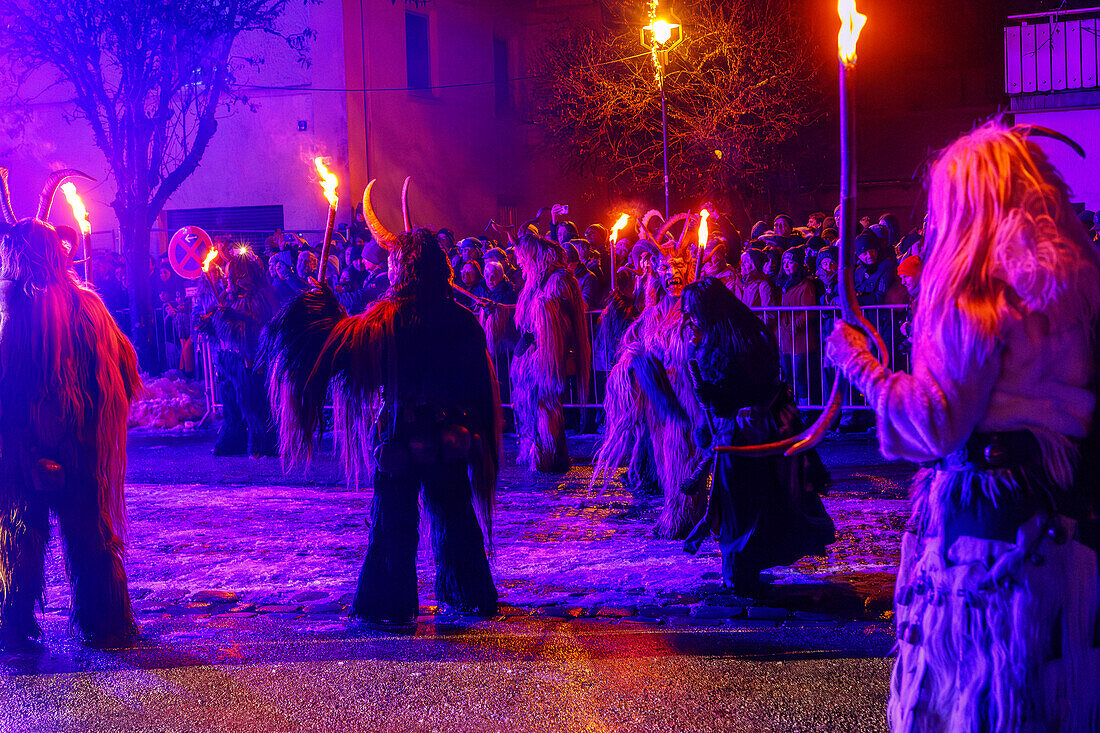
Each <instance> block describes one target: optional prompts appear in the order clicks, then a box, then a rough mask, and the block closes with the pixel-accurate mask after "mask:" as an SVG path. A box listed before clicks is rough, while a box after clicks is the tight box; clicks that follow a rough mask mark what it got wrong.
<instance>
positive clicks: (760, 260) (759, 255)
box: [745, 249, 768, 272]
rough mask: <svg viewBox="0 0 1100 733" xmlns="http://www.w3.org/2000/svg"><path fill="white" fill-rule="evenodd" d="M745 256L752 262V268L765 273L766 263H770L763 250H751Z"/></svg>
mask: <svg viewBox="0 0 1100 733" xmlns="http://www.w3.org/2000/svg"><path fill="white" fill-rule="evenodd" d="M745 255H746V256H748V258H749V259H750V260H752V266H753V267H754V268H756V269H757V270H759V271H760V272H763V271H764V263H765V262H767V261H768V255H767V253H766V252H764V250H762V249H750V250H747V251H746V252H745Z"/></svg>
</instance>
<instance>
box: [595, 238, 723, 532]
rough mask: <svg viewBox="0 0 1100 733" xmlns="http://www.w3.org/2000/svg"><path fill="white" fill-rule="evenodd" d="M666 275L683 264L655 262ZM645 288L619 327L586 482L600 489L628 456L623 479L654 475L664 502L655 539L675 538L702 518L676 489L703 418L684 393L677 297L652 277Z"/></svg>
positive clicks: (692, 499) (682, 270) (696, 498)
mask: <svg viewBox="0 0 1100 733" xmlns="http://www.w3.org/2000/svg"><path fill="white" fill-rule="evenodd" d="M670 268H672V269H675V270H677V271H678V276H679V277H680V278H681V281H683V279H684V278H685V277H686V273H687V267H686V263H685V261H684V260H683V259H682V258H678V257H670V256H669V255H667V254H665V255H662V258H661V268H660V269H662V270H668V269H670ZM646 289H647V291H649V295H648V298H649V299H650V301H651V304H650V305H647V306H646V308H645V309H644V310H643V311H642V313H641V315H640V316H639V317H638V319H637V320H635V321H634V322H633V323H632V324H631V325H630V326H629V327H628V328H627V330H626V333H625V334H624V336H623V340H622V345H621V346H620V349H619V359H618V361H617V362H616V363H615V366H614V367H613V368H612V370H611V374H610V375H609V377H608V381H607V394H606V397H605V399H604V409H605V411H606V414H607V423H606V425H607V427H606V430H605V432H604V437H603V442H602V443H601V445H600V450H599V453H598V454H597V457H596V470H595V472H594V474H593V478H592V482H593V484H597V483H600V482H603V483H604V484H605V485H606V483H607V482H608V481H610V480H611V477H612V475H613V474H614V473H615V469H616V468H618V467H619V466H621V465H622V463H623V462H624V461H625V460H627V458H628V456H629V458H630V462H629V463H630V467H629V470H628V475H630V476H631V477H632V478H633V479H634V480H635V481H636V482H637V481H639V480H640V481H645V480H646V479H647V478H648V477H649V475H650V474H651V473H655V479H656V483H657V485H658V487H659V489H660V492H661V494H662V496H664V507H663V508H662V510H661V516H660V518H659V519H658V521H657V536H659V537H664V538H668V539H683V538H684V537H686V536H687V534H688V533H689V532H690V531H691V529H692V527H694V526H695V524H696V523H697V522H698V521H699V520H700V519H701V518H702V517H703V514H704V512H705V511H706V497H705V495H704V492H699V491H696V492H695V493H694V494H693V495H687V494H685V493H684V492H683V491H682V490H681V488H682V487H683V486H684V484H685V482H686V481H687V480H688V479H689V477H690V476H691V474H692V471H693V469H694V467H695V464H696V454H697V452H698V446H697V438H696V431H698V430H705V427H704V426H705V425H706V417H705V415H704V413H703V410H702V408H701V407H700V406H699V402H698V400H696V399H695V395H694V394H693V393H692V388H691V375H690V372H689V371H688V359H689V357H690V346H689V344H687V343H686V342H685V341H684V339H683V337H682V335H681V328H680V327H681V325H682V323H683V317H682V315H681V313H680V298H679V295H678V294H673V292H674V291H670V289H669V288H668V287H667V286H666V285H665V284H664V283H662V282H661V278H659V277H651V278H649V283H648V284H647V285H646ZM654 299H655V302H652V301H653V300H654ZM702 480H703V481H705V477H703V479H702Z"/></svg>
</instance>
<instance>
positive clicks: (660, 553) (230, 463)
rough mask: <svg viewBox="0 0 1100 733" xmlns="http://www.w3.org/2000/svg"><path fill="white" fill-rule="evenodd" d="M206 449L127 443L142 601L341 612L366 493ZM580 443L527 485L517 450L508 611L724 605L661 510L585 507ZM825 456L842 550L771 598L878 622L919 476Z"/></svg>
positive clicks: (146, 438) (851, 446) (635, 501)
mask: <svg viewBox="0 0 1100 733" xmlns="http://www.w3.org/2000/svg"><path fill="white" fill-rule="evenodd" d="M212 442H213V435H212V434H211V433H208V432H199V433H194V434H190V435H162V436H151V435H143V436H138V437H136V438H132V440H131V448H130V471H129V483H128V487H127V495H128V506H129V517H130V525H129V538H130V539H129V553H128V558H127V572H128V574H129V578H130V585H131V588H133V589H134V591H135V596H136V597H145V598H146V600H160V601H167V602H174V601H180V600H183V599H185V598H186V597H188V596H189V595H190V594H193V593H195V592H197V591H200V590H227V591H235V592H237V593H238V594H239V595H240V596H241V597H242V598H244V599H246V600H248V601H250V602H253V603H277V602H280V601H285V600H286V599H289V598H292V597H294V596H295V595H300V594H301V592H302V591H317V592H318V597H320V594H323V595H325V596H328V597H330V598H333V599H334V600H335V599H336V598H338V597H339V598H343V599H344V600H343V602H344V603H346V602H347V598H348V597H349V594H350V593H352V592H353V591H354V588H355V581H356V578H357V575H358V569H359V564H360V562H361V561H362V557H363V554H364V551H365V548H366V542H367V526H366V523H367V518H368V514H369V512H368V510H369V502H370V491H369V489H367V490H354V489H349V488H347V487H346V486H345V485H344V484H343V480H342V478H341V476H340V471H339V467H338V466H336V465H335V463H334V461H333V460H332V457H331V456H327V455H323V456H320V457H318V458H317V459H316V460H315V462H314V465H313V466H312V467H311V469H310V470H309V471H307V472H305V473H303V472H301V471H291V472H289V473H285V474H284V472H283V471H282V469H281V467H280V465H279V464H278V462H277V461H274V460H270V459H261V460H253V459H247V458H215V457H212V456H210V455H209V448H210V445H211V444H212ZM571 442H572V445H573V450H574V458H575V460H576V461H577V465H576V466H575V467H574V469H573V470H572V471H570V472H569V473H568V474H567V475H565V476H562V477H545V476H532V475H530V474H528V473H527V472H526V471H523V470H521V469H518V468H517V467H516V466H515V465H514V455H515V451H514V444H511V443H510V444H509V451H508V461H507V465H506V468H505V471H504V474H503V476H502V481H501V487H500V490H499V492H498V505H497V512H496V517H495V525H496V531H495V539H496V553H495V558H494V560H493V563H494V565H493V568H494V578H495V579H496V582H497V585H498V587H499V589H500V592H501V600H502V602H505V603H509V604H512V605H520V606H543V605H550V604H569V605H576V606H581V607H593V606H619V605H623V606H626V605H638V604H644V603H647V602H649V603H652V602H657V601H659V600H664V601H666V602H667V600H668V599H670V598H680V597H699V596H701V595H706V594H708V593H711V592H714V591H717V590H719V589H720V585H721V581H720V576H719V572H720V568H721V561H720V555H719V552H718V548H717V545H716V543H714V542H708V543H706V544H705V545H704V547H703V549H702V550H701V551H700V553H699V554H698V555H697V556H695V557H692V556H691V555H688V554H686V553H684V552H683V550H682V548H681V543H679V542H675V541H670V540H659V539H656V538H654V537H653V534H652V527H653V525H654V523H655V521H656V517H657V512H658V506H659V502H658V500H657V498H656V497H636V496H632V495H631V494H630V493H629V492H628V491H625V490H624V489H623V488H622V487H621V485H619V484H618V482H614V483H613V484H612V486H611V487H610V488H609V489H608V490H605V491H599V490H594V491H592V492H589V490H588V487H587V484H588V477H589V476H590V475H591V466H590V465H589V464H588V463H587V461H588V460H589V457H590V456H591V453H592V450H593V439H592V438H591V437H577V438H574V439H571ZM822 452H823V456H824V458H825V460H826V463H827V464H829V465H830V469H831V471H832V472H833V475H834V479H835V484H836V485H835V489H834V491H833V493H832V494H830V496H829V497H827V498H826V499H825V505H826V508H827V509H828V511H829V513H830V515H831V516H832V517H833V519H834V521H835V522H836V524H837V530H838V539H837V542H836V543H835V544H834V545H833V546H832V547H831V548H830V552H829V555H828V556H827V557H825V558H807V559H804V560H803V561H801V562H799V563H797V564H796V565H794V566H791V567H786V568H777V569H774V570H773V571H771V574H772V575H773V576H774V577H775V578H776V583H775V586H776V591H775V593H776V595H778V596H784V595H785V596H787V597H788V600H790V601H791V602H790V603H789V604H788V605H795V606H798V605H801V606H803V607H808V608H815V607H818V606H822V605H823V606H826V607H827V610H837V607H838V606H839V607H843V609H842V610H852V611H858V610H860V609H862V608H863V607H864V606H865V605H866V606H870V605H874V607H875V609H877V610H881V609H882V608H884V607H885V606H886V605H888V597H889V588H890V586H891V585H892V575H893V573H894V572H895V571H896V567H897V563H898V557H899V543H900V532H901V528H902V526H903V524H904V520H905V517H906V515H907V511H908V503H907V502H906V501H905V500H904V498H903V497H904V487H905V484H906V483H907V480H908V475H909V474H910V473H911V471H910V469H909V468H907V467H906V466H904V465H902V464H886V463H885V462H883V461H882V459H881V458H878V457H877V454H876V453H875V452H874V450H873V444H872V443H871V442H870V441H868V440H867V439H866V438H856V439H852V438H840V439H839V440H834V441H833V442H831V443H830V444H828V445H826V446H825V447H824V448H823V450H822ZM422 537H423V538H425V540H424V541H422V543H421V548H420V555H419V558H418V571H419V577H420V586H421V603H422V604H425V605H430V604H432V603H434V599H433V594H432V577H433V568H432V562H431V555H430V548H429V547H428V546H427V541H426V537H427V533H426V532H422ZM59 555H60V553H58V552H55V557H58V556H59ZM59 565H60V563H59V562H54V563H53V564H52V565H51V595H50V603H49V606H50V607H51V608H57V609H60V608H63V607H64V606H65V604H66V603H67V588H66V587H65V586H66V585H67V584H66V583H64V581H63V577H62V571H61V568H60V567H59ZM799 599H801V600H799Z"/></svg>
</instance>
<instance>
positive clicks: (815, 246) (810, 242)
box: [806, 237, 829, 252]
mask: <svg viewBox="0 0 1100 733" xmlns="http://www.w3.org/2000/svg"><path fill="white" fill-rule="evenodd" d="M828 245H829V243H828V242H826V241H825V238H824V237H810V238H809V239H807V240H806V250H807V251H809V250H813V251H814V252H818V251H820V250H821V248H822V247H827V246H828Z"/></svg>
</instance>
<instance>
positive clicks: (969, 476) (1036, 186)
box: [829, 122, 1100, 733]
mask: <svg viewBox="0 0 1100 733" xmlns="http://www.w3.org/2000/svg"><path fill="white" fill-rule="evenodd" d="M929 231H930V232H931V235H930V237H929V243H928V256H927V259H926V260H925V265H924V272H923V276H922V280H921V298H920V300H919V302H918V305H917V312H916V316H915V319H916V320H915V322H914V329H913V330H914V348H913V355H914V371H913V374H912V375H906V374H901V373H895V372H890V371H888V370H886V369H884V368H883V367H882V366H881V365H880V364H878V363H877V362H876V361H875V360H874V358H873V357H871V356H870V355H869V354H868V353H867V351H866V346H865V344H863V343H857V342H855V341H853V339H852V338H851V336H852V333H851V332H850V330H845V327H843V326H841V327H839V328H838V330H837V331H836V332H835V333H834V335H833V336H832V337H830V342H829V350H830V357H831V358H832V359H833V360H834V361H835V362H836V363H837V364H838V366H839V367H840V368H841V369H843V370H844V372H845V373H846V374H848V376H849V377H850V378H851V379H852V381H853V383H854V384H855V385H856V386H857V387H859V389H860V390H861V391H862V392H863V393H864V394H865V395H867V396H868V398H869V400H870V402H871V403H872V405H873V406H874V408H875V412H876V415H877V418H878V424H879V440H880V444H881V449H882V452H883V455H885V456H887V457H888V458H892V457H900V458H906V459H908V460H914V461H920V462H932V461H936V459H939V458H941V457H945V456H952V455H953V454H955V453H956V451H958V450H959V449H960V446H963V445H964V444H965V443H966V441H967V439H968V438H969V436H970V435H971V433H972V432H981V433H989V432H1003V431H1028V432H1029V433H1031V434H1033V435H1034V438H1035V439H1036V442H1037V445H1038V448H1037V449H1036V451H1037V453H1038V456H1037V457H1035V458H1032V459H1029V460H1028V462H1027V463H1025V464H1024V465H1022V466H1017V467H1008V468H1002V469H984V470H982V469H979V468H976V467H975V466H974V465H973V464H972V463H969V462H967V463H964V464H963V465H957V464H944V463H936V464H931V463H929V464H928V465H929V467H927V468H925V469H924V470H923V471H921V472H920V473H919V474H918V476H917V478H916V480H915V482H914V486H913V517H912V521H911V527H910V532H909V533H908V534H906V535H905V537H904V539H903V544H902V562H901V568H900V570H899V573H898V580H897V590H896V594H895V608H896V615H897V624H898V638H899V644H898V659H897V663H896V664H895V667H894V674H893V679H892V683H891V695H890V704H889V719H890V725H891V728H892V730H894V731H990V732H993V733H1007V732H1008V731H1054V730H1057V731H1073V732H1082V733H1083V732H1084V731H1096V730H1100V685H1098V684H1097V680H1100V648H1098V646H1097V643H1098V637H1097V629H1098V628H1100V626H1098V625H1097V624H1098V621H1100V615H1098V608H1100V586H1098V583H1097V575H1098V566H1097V552H1096V548H1097V544H1098V542H1097V536H1096V535H1097V526H1096V506H1097V483H1098V481H1100V473H1098V472H1096V470H1095V466H1091V467H1090V470H1085V468H1084V466H1085V462H1084V461H1081V460H1080V459H1086V458H1087V459H1089V460H1091V461H1093V462H1095V454H1096V453H1097V451H1098V450H1100V440H1098V437H1100V432H1098V426H1097V424H1096V416H1095V406H1096V396H1095V390H1096V377H1097V372H1096V366H1097V362H1096V355H1095V353H1094V351H1093V348H1094V343H1095V342H1094V339H1095V337H1096V336H1095V325H1094V324H1095V318H1096V314H1097V310H1098V308H1100V265H1098V263H1097V260H1096V255H1095V253H1094V252H1093V250H1092V248H1091V246H1090V245H1089V243H1088V242H1087V239H1086V237H1085V235H1084V232H1083V230H1082V229H1081V227H1080V225H1079V223H1078V222H1077V221H1076V220H1075V217H1074V215H1073V211H1072V208H1071V207H1070V205H1069V200H1068V197H1067V193H1066V187H1065V184H1064V183H1063V182H1062V180H1061V178H1060V177H1059V176H1058V174H1057V172H1056V171H1055V170H1054V169H1053V167H1052V166H1051V165H1050V164H1049V162H1048V161H1047V160H1046V157H1045V156H1044V155H1043V154H1042V152H1040V151H1039V149H1038V148H1037V146H1035V145H1034V144H1033V143H1030V142H1028V141H1027V139H1026V137H1025V135H1024V134H1021V133H1020V132H1019V131H1018V130H1013V129H1008V128H1005V127H1004V126H1003V125H1001V124H1000V123H998V122H993V123H989V124H987V125H985V126H983V127H981V128H979V129H977V130H976V131H974V132H972V133H970V134H969V135H966V136H964V137H963V138H960V139H959V140H957V141H956V142H954V143H952V144H951V145H950V146H949V147H948V148H947V149H946V150H945V151H944V153H943V154H942V155H941V156H940V159H939V160H938V161H937V163H936V164H935V165H934V166H933V168H932V171H931V176H930V186H929ZM1090 342H1092V343H1090ZM1090 424H1091V427H1090ZM1082 440H1084V442H1083V443H1082V442H1081V441H1082ZM1079 446H1081V447H1080V448H1079ZM1079 463H1081V465H1080V466H1079V465H1078V464H1079ZM1075 473H1076V474H1077V475H1076V476H1075ZM982 512H984V513H985V515H987V516H991V517H993V518H994V519H996V520H997V521H998V522H999V523H1000V525H1001V528H1000V530H999V531H998V532H989V531H987V530H984V528H981V523H980V522H978V523H977V524H978V525H979V527H980V528H979V529H977V530H971V531H970V532H968V531H954V532H953V533H952V534H950V535H949V531H950V528H951V527H955V526H958V522H960V521H963V522H966V521H972V520H971V519H970V518H971V517H973V516H981V513H982ZM963 526H964V529H965V528H967V525H965V524H964V525H963ZM971 532H977V533H978V534H977V536H974V535H973V534H972V533H971ZM952 537H953V539H952Z"/></svg>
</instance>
